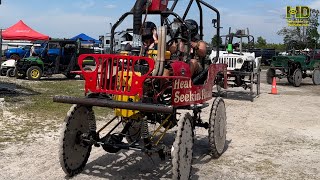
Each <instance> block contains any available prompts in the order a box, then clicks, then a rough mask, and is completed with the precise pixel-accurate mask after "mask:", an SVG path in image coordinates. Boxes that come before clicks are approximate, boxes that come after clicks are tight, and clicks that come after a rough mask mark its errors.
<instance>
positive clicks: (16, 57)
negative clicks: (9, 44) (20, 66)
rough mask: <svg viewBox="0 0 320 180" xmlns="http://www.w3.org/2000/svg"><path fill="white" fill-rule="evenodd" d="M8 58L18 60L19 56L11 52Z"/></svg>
mask: <svg viewBox="0 0 320 180" xmlns="http://www.w3.org/2000/svg"><path fill="white" fill-rule="evenodd" d="M10 59H14V60H19V59H21V58H20V56H19V55H17V54H12V55H11V56H10Z"/></svg>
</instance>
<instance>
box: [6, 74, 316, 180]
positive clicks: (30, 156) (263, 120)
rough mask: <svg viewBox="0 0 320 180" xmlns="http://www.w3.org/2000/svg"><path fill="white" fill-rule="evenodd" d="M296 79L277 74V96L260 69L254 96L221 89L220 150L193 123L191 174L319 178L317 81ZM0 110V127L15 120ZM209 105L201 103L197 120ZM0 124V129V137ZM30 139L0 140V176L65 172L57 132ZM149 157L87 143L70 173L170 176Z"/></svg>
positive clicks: (57, 176) (44, 176)
mask: <svg viewBox="0 0 320 180" xmlns="http://www.w3.org/2000/svg"><path fill="white" fill-rule="evenodd" d="M262 74H263V75H265V71H263V72H262ZM1 81H8V80H7V78H6V77H0V85H1ZM9 81H14V79H12V80H9ZM303 82H304V83H303V84H302V85H301V87H299V88H295V87H292V86H290V85H288V84H287V83H286V80H284V79H283V80H281V81H278V84H277V88H278V92H279V95H271V94H269V92H270V90H271V86H270V85H268V84H266V83H265V76H262V85H261V92H262V94H261V95H260V97H259V98H257V99H255V101H254V102H250V101H249V100H248V94H246V93H244V92H248V90H247V91H244V90H242V89H240V88H232V89H228V96H227V97H226V98H224V99H225V103H226V108H227V122H228V125H227V128H228V132H227V144H228V146H227V149H226V151H225V153H224V154H223V155H222V156H221V157H220V158H219V159H210V158H209V155H207V154H206V153H207V149H206V148H207V147H208V145H207V132H206V131H205V130H203V129H197V131H196V135H197V140H196V141H195V146H194V161H193V176H192V179H246V180H247V179H299V180H300V179H319V177H320V130H319V129H320V86H313V85H312V82H311V80H310V79H305V80H303ZM61 83H63V82H61ZM2 110H3V111H0V115H2V116H0V128H1V125H2V124H1V122H2V123H3V122H5V121H12V122H16V121H18V120H21V118H20V117H19V118H20V119H19V118H18V117H17V115H15V114H13V113H11V112H10V107H8V108H4V106H3V107H2ZM61 111H65V112H67V111H68V109H61ZM208 112H209V109H206V110H204V113H203V115H202V116H203V118H204V119H208V116H209V113H208ZM1 113H2V114H1ZM25 118H28V117H25ZM42 118H43V120H44V121H46V120H50V117H42ZM22 121H23V119H22ZM62 121H63V119H61V124H62ZM16 125H19V124H16ZM99 125H100V126H102V122H101V121H99V122H98V126H99ZM4 131H6V129H2V128H1V129H0V136H2V134H1V133H3V132H4ZM170 137H171V138H172V137H173V135H172V134H171V135H170V134H169V135H168V136H167V138H168V139H170ZM30 138H31V139H33V140H32V141H31V142H15V143H7V142H1V143H0V157H1V161H0V169H1V173H0V179H39V180H40V179H41V180H42V179H64V178H65V175H64V173H63V171H62V169H61V167H60V164H59V158H58V145H59V132H57V131H51V132H49V131H48V132H46V133H43V134H41V133H40V134H39V133H38V134H37V133H35V134H32V135H30ZM152 159H153V161H152V160H150V158H149V157H147V156H145V155H144V154H141V153H139V152H135V151H120V152H118V153H116V154H107V153H106V152H104V150H103V149H102V148H93V150H92V152H91V156H90V158H89V162H88V163H87V166H86V168H85V170H84V172H83V173H82V174H79V175H78V176H76V177H74V178H73V179H160V178H163V179H167V178H170V177H171V172H170V170H171V165H170V161H169V160H167V161H164V162H161V161H160V160H159V158H158V157H157V156H153V157H152Z"/></svg>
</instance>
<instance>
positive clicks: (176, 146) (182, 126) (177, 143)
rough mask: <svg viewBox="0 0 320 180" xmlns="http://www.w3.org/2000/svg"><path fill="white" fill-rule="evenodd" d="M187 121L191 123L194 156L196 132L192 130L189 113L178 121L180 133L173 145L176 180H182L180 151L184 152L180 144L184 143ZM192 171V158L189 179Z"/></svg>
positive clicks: (173, 172) (173, 174)
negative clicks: (183, 134)
mask: <svg viewBox="0 0 320 180" xmlns="http://www.w3.org/2000/svg"><path fill="white" fill-rule="evenodd" d="M186 121H190V129H189V130H190V131H191V136H192V137H191V138H192V141H191V142H192V148H191V151H192V153H191V156H193V144H194V132H193V128H192V116H191V115H190V114H189V113H186V114H185V116H184V117H183V118H181V119H180V120H179V121H178V131H177V135H176V138H175V141H174V143H173V148H174V151H173V152H172V179H174V180H178V179H179V180H180V179H182V178H181V172H180V164H181V163H180V156H179V154H180V151H181V150H183V149H181V146H180V144H181V143H182V142H181V140H182V132H183V131H184V130H185V128H186V127H185V124H186ZM191 170H192V157H191V162H190V170H189V172H190V174H189V175H188V176H189V178H190V176H191Z"/></svg>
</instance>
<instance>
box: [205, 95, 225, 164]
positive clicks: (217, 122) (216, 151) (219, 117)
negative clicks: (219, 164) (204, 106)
mask: <svg viewBox="0 0 320 180" xmlns="http://www.w3.org/2000/svg"><path fill="white" fill-rule="evenodd" d="M226 119H227V116H226V108H225V104H224V101H223V99H222V98H221V97H218V98H216V99H215V100H214V102H213V104H212V106H211V112H210V117H209V144H210V154H211V156H212V157H213V158H218V157H220V156H221V155H222V153H223V152H224V149H225V144H226V134H227V130H226V126H227V121H226Z"/></svg>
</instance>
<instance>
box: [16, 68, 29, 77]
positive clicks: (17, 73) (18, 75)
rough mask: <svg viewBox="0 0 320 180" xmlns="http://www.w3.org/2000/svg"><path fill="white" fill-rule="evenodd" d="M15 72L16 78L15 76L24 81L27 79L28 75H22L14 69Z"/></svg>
mask: <svg viewBox="0 0 320 180" xmlns="http://www.w3.org/2000/svg"><path fill="white" fill-rule="evenodd" d="M13 72H14V76H15V77H16V78H17V79H24V78H26V77H27V76H26V74H20V73H19V72H18V70H17V68H14V70H13Z"/></svg>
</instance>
